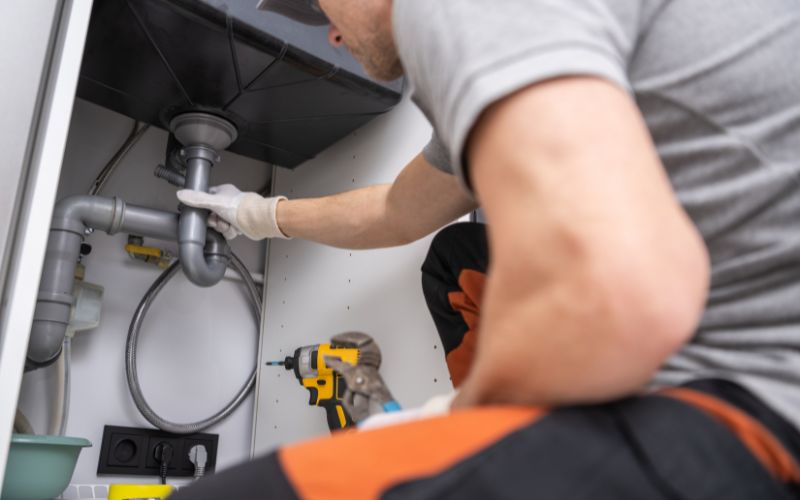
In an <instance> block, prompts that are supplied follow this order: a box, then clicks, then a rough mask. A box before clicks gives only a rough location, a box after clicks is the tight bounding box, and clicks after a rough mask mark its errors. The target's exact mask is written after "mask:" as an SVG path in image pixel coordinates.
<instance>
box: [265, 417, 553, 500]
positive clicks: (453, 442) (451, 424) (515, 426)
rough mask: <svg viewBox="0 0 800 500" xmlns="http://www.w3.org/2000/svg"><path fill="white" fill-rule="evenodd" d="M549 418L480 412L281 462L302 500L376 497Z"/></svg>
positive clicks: (330, 444)
mask: <svg viewBox="0 0 800 500" xmlns="http://www.w3.org/2000/svg"><path fill="white" fill-rule="evenodd" d="M544 414H545V411H544V410H539V409H535V408H516V407H508V408H480V409H471V410H464V411H459V412H454V413H451V414H450V415H448V416H444V417H437V418H432V419H427V420H420V421H416V422H411V423H408V424H402V425H397V426H391V427H387V428H383V429H377V430H373V431H364V432H358V431H356V432H351V433H342V434H338V435H334V436H332V437H330V438H324V439H319V440H315V441H311V442H308V443H303V444H299V445H295V446H290V447H287V448H283V449H281V450H279V451H278V458H279V460H280V463H281V466H282V467H283V470H284V472H285V473H286V476H287V478H288V479H289V482H290V483H291V484H292V486H293V487H294V489H295V490H296V492H297V494H298V495H299V496H300V497H301V498H310V499H314V500H317V499H321V500H324V499H348V500H350V499H352V500H357V499H366V498H377V497H379V496H380V495H381V493H383V492H384V491H386V490H387V489H389V488H391V487H392V486H394V485H396V484H399V483H402V482H405V481H410V480H413V479H417V478H421V477H426V476H429V475H433V474H437V473H440V472H443V471H445V470H447V469H448V468H450V467H452V466H454V465H455V464H457V463H458V462H460V461H462V460H464V459H466V458H468V457H470V456H472V455H474V454H475V453H478V452H480V451H481V450H482V449H484V448H486V447H488V446H490V445H492V444H494V443H495V442H497V441H498V440H500V439H502V438H503V437H505V436H507V435H509V434H510V433H512V432H514V431H516V430H519V429H521V428H522V427H525V426H526V425H529V424H531V423H533V422H534V421H536V420H537V419H539V418H540V417H541V416H542V415H544Z"/></svg>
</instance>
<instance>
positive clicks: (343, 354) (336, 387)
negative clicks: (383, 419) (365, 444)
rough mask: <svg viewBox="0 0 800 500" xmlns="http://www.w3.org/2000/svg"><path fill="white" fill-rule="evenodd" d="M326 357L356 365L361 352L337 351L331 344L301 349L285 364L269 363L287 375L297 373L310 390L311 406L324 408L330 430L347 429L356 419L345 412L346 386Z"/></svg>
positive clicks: (337, 348)
mask: <svg viewBox="0 0 800 500" xmlns="http://www.w3.org/2000/svg"><path fill="white" fill-rule="evenodd" d="M326 357H334V358H338V359H340V360H342V362H344V363H347V364H350V365H354V366H355V365H356V364H357V363H358V349H357V348H352V347H334V346H332V345H331V344H315V345H309V346H304V347H300V348H298V349H297V350H295V351H294V355H293V356H287V357H286V359H285V360H283V361H270V362H269V363H267V365H269V366H283V367H285V368H286V370H287V371H290V370H291V371H294V374H295V376H296V377H297V380H298V381H300V384H301V385H302V386H303V387H305V388H306V389H308V392H309V393H310V397H309V400H308V404H309V405H311V406H321V407H323V408H325V413H326V414H327V417H328V427H329V428H330V430H332V431H334V430H338V429H344V428H346V427H351V426H352V425H353V419H352V417H351V416H350V415H349V414H348V412H347V410H345V407H344V405H343V404H342V398H343V397H344V393H345V391H346V390H347V383H346V382H345V381H344V379H343V378H342V376H341V375H340V374H339V373H337V372H335V371H334V370H333V369H332V368H331V367H330V366H328V364H327V363H326V362H325V358H326Z"/></svg>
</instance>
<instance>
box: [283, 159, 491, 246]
mask: <svg viewBox="0 0 800 500" xmlns="http://www.w3.org/2000/svg"><path fill="white" fill-rule="evenodd" d="M474 208H475V202H474V200H472V199H471V198H469V197H468V196H467V195H466V193H464V191H463V190H462V189H461V187H460V186H459V184H458V181H457V180H456V178H455V177H454V176H452V175H449V174H445V173H443V172H441V171H439V170H436V169H435V168H433V167H432V166H431V165H430V164H428V162H427V161H426V160H425V158H424V156H423V155H422V154H420V155H418V156H417V157H416V158H414V159H413V160H412V161H411V162H410V163H409V164H408V165H407V166H406V167H405V168H404V169H403V171H402V172H401V173H400V175H398V176H397V179H396V180H395V181H394V183H393V184H384V185H379V186H371V187H367V188H363V189H356V190H355V191H350V192H347V193H342V194H337V195H334V196H326V197H323V198H314V199H303V200H288V201H282V202H280V203H278V207H277V222H278V226H279V227H280V229H281V231H282V232H283V233H284V234H285V235H287V236H291V237H293V238H302V239H306V240H311V241H316V242H317V243H323V244H325V245H330V246H335V247H339V248H353V249H367V248H384V247H391V246H398V245H404V244H406V243H410V242H412V241H416V240H417V239H419V238H422V237H423V236H426V235H428V234H430V233H432V232H433V231H435V230H436V229H438V228H440V227H442V226H444V225H445V224H448V223H449V222H451V221H453V220H455V219H457V218H458V217H460V216H462V215H464V214H465V213H467V212H469V211H470V210H473V209H474Z"/></svg>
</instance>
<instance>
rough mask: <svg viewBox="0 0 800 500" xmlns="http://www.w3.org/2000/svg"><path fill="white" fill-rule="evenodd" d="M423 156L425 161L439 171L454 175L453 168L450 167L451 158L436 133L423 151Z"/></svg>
mask: <svg viewBox="0 0 800 500" xmlns="http://www.w3.org/2000/svg"><path fill="white" fill-rule="evenodd" d="M422 155H423V156H424V157H425V160H426V161H427V162H428V163H430V164H431V165H433V166H434V167H436V168H437V169H438V170H441V171H442V172H445V173H447V174H452V173H453V168H452V166H451V165H450V157H449V153H448V152H447V148H446V147H445V145H444V143H442V140H441V139H439V136H438V135H436V132H434V133H433V136H431V140H430V142H429V143H428V144H427V145H426V146H425V149H423V150H422Z"/></svg>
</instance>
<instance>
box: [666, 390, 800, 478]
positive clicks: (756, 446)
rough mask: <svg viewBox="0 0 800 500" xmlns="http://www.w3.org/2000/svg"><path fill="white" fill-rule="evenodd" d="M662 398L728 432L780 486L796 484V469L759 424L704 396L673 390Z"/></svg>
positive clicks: (786, 454)
mask: <svg viewBox="0 0 800 500" xmlns="http://www.w3.org/2000/svg"><path fill="white" fill-rule="evenodd" d="M663 394H666V395H667V396H670V397H673V398H675V399H679V400H681V401H683V402H684V403H687V404H690V405H692V406H694V407H696V408H698V409H700V410H702V411H703V412H705V413H706V414H707V415H709V416H710V417H711V418H713V419H715V420H716V421H717V422H719V423H721V424H722V425H724V426H725V427H727V428H729V429H730V430H731V431H732V432H733V433H734V434H735V435H736V437H738V438H739V440H740V441H741V442H742V443H743V444H744V445H745V447H746V448H747V449H748V450H750V453H752V454H753V455H754V456H755V457H756V458H757V459H758V461H759V462H761V465H763V466H764V467H765V468H766V469H767V470H768V471H769V472H770V473H771V474H772V475H773V476H774V477H775V478H777V479H778V480H780V481H783V482H784V483H797V484H800V467H798V465H797V462H796V461H795V460H794V458H793V457H792V455H791V454H789V452H788V451H786V449H785V448H784V447H783V445H782V444H781V442H780V441H778V439H777V438H776V437H775V436H774V435H773V434H772V433H771V432H770V431H769V429H767V428H766V427H764V426H763V425H762V424H761V423H760V422H758V421H757V420H756V419H754V418H752V417H751V416H750V415H748V414H746V413H745V412H743V411H741V410H739V409H738V408H736V407H734V406H732V405H730V404H728V403H726V402H725V401H722V400H720V399H718V398H715V397H713V396H710V395H708V394H705V393H702V392H698V391H695V390H692V389H685V388H675V389H668V390H666V391H663Z"/></svg>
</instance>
